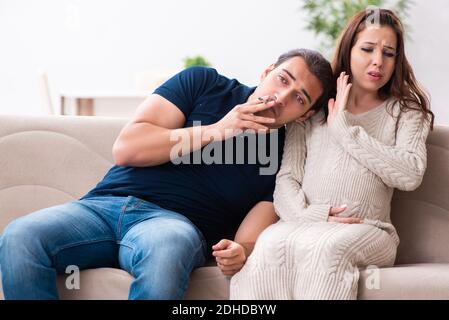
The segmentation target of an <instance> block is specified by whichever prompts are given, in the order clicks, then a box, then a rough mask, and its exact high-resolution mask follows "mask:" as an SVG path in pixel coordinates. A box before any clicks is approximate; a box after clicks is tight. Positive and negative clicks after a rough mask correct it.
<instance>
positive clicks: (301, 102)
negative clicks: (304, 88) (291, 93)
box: [296, 96, 304, 104]
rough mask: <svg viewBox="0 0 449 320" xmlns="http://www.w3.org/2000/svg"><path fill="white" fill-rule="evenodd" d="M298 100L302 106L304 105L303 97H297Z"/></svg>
mask: <svg viewBox="0 0 449 320" xmlns="http://www.w3.org/2000/svg"><path fill="white" fill-rule="evenodd" d="M296 100H298V102H299V103H300V104H304V100H302V98H301V96H297V97H296Z"/></svg>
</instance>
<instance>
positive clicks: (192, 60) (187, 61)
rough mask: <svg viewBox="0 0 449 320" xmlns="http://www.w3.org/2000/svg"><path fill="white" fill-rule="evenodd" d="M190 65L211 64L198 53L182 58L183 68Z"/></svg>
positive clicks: (206, 65) (208, 65)
mask: <svg viewBox="0 0 449 320" xmlns="http://www.w3.org/2000/svg"><path fill="white" fill-rule="evenodd" d="M192 66H205V67H210V66H211V64H210V62H209V61H207V60H206V59H205V58H204V57H203V56H200V55H197V56H194V57H186V58H184V68H188V67H192Z"/></svg>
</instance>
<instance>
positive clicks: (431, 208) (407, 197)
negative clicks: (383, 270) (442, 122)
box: [391, 126, 449, 264]
mask: <svg viewBox="0 0 449 320" xmlns="http://www.w3.org/2000/svg"><path fill="white" fill-rule="evenodd" d="M391 210H392V211H391V220H392V222H393V224H394V225H395V226H396V229H397V231H398V234H399V238H400V239H401V243H400V245H399V248H398V255H397V257H396V264H408V263H420V262H449V126H435V127H434V130H433V131H431V132H430V134H429V137H428V139H427V170H426V173H425V175H424V179H423V181H422V184H421V185H420V186H419V188H418V189H416V190H415V191H412V192H403V191H399V190H395V192H394V194H393V201H392V208H391Z"/></svg>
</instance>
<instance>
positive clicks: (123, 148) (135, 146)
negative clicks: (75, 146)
mask: <svg viewBox="0 0 449 320" xmlns="http://www.w3.org/2000/svg"><path fill="white" fill-rule="evenodd" d="M185 121H186V119H185V116H184V114H183V113H182V112H181V110H180V109H179V108H178V107H177V106H176V105H174V104H173V103H171V102H170V101H168V100H167V99H165V98H163V97H161V96H159V95H157V94H152V95H151V96H149V97H148V98H147V99H145V101H144V102H142V104H140V105H139V107H138V108H137V110H136V113H135V115H134V116H133V118H132V119H131V121H130V122H128V123H127V124H126V126H125V127H124V128H123V129H122V131H121V132H120V134H119V136H118V138H117V139H116V141H115V143H114V145H113V148H112V154H113V157H114V162H115V164H117V165H119V166H134V167H146V166H155V165H158V164H162V163H165V162H167V161H169V160H170V150H171V149H172V148H173V146H175V145H176V144H177V143H179V141H178V140H173V141H171V140H170V136H171V135H172V136H188V137H190V138H191V141H190V147H191V148H190V152H192V151H194V150H197V149H199V148H201V147H202V146H203V145H205V144H206V141H201V138H200V139H199V141H195V142H201V143H200V144H198V143H197V145H193V128H182V127H183V126H184V123H185ZM208 129H209V126H202V127H201V129H200V130H201V131H202V132H203V131H204V130H208ZM197 130H198V128H197ZM176 131H180V132H176ZM202 132H201V133H202Z"/></svg>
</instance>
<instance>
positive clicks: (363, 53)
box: [351, 26, 397, 92]
mask: <svg viewBox="0 0 449 320" xmlns="http://www.w3.org/2000/svg"><path fill="white" fill-rule="evenodd" d="M396 52H397V39H396V34H395V32H394V31H393V29H392V28H390V27H386V26H385V27H380V28H366V29H365V30H363V31H361V32H359V33H358V34H357V37H356V42H355V45H354V46H353V47H352V49H351V72H352V82H353V85H354V86H355V87H356V88H359V89H361V90H363V91H368V92H377V91H378V90H379V89H380V88H382V87H383V86H384V85H385V84H386V83H387V82H388V81H389V80H390V78H391V75H392V74H393V71H394V67H395V62H396Z"/></svg>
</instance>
